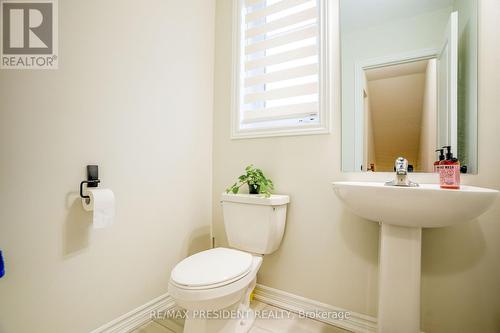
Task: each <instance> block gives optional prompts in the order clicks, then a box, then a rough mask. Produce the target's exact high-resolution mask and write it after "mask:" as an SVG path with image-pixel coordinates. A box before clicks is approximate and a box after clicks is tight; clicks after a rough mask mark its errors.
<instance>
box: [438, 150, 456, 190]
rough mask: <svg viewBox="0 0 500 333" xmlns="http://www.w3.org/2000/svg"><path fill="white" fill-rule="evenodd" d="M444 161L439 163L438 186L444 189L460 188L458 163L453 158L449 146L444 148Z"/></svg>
mask: <svg viewBox="0 0 500 333" xmlns="http://www.w3.org/2000/svg"><path fill="white" fill-rule="evenodd" d="M443 148H445V149H446V150H447V151H446V160H444V161H441V162H439V184H440V186H441V188H445V189H459V188H460V161H459V160H458V159H456V158H454V157H453V153H452V152H451V146H444V147H443Z"/></svg>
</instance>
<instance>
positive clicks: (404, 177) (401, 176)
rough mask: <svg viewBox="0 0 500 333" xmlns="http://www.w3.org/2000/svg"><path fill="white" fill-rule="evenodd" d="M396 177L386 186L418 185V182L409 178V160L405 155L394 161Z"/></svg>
mask: <svg viewBox="0 0 500 333" xmlns="http://www.w3.org/2000/svg"><path fill="white" fill-rule="evenodd" d="M394 169H395V170H396V178H395V179H394V180H391V181H388V182H386V183H385V185H386V186H406V187H418V184H417V183H415V182H412V181H410V180H409V179H408V160H407V159H406V158H404V157H398V158H397V159H396V162H395V163H394Z"/></svg>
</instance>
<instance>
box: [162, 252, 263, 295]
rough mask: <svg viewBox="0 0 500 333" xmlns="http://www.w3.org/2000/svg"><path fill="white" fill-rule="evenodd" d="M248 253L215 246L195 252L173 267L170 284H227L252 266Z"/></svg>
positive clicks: (193, 286) (186, 286)
mask: <svg viewBox="0 0 500 333" xmlns="http://www.w3.org/2000/svg"><path fill="white" fill-rule="evenodd" d="M252 262H253V257H252V255H251V254H250V253H247V252H243V251H238V250H234V249H228V248H222V247H220V248H215V249H210V250H207V251H203V252H199V253H196V254H194V255H192V256H190V257H188V258H186V259H184V260H182V261H181V262H180V263H179V264H177V265H176V266H175V268H174V269H173V271H172V275H171V283H172V284H175V285H176V286H177V287H178V288H182V289H210V288H218V287H221V286H224V285H227V284H231V283H233V282H234V281H237V280H239V279H241V278H243V277H244V276H245V275H247V274H248V273H249V272H250V271H251V269H252Z"/></svg>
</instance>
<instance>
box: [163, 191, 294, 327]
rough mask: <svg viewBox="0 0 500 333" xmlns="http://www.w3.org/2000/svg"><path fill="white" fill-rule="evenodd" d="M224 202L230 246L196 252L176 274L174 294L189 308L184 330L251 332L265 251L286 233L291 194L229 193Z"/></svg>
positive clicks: (172, 280) (273, 247)
mask: <svg viewBox="0 0 500 333" xmlns="http://www.w3.org/2000/svg"><path fill="white" fill-rule="evenodd" d="M221 202H222V206H223V213H224V225H225V227H226V234H227V238H228V242H229V246H230V248H224V247H219V248H214V249H210V250H206V251H202V252H199V253H196V254H194V255H192V256H190V257H188V258H186V259H184V260H182V261H181V262H180V263H178V264H177V265H176V266H175V268H174V269H173V270H172V273H171V276H170V282H169V285H168V291H169V294H170V295H171V296H172V298H173V299H174V300H175V302H176V304H177V305H178V306H180V307H181V308H184V309H186V310H187V317H186V322H185V326H184V333H247V332H248V331H249V330H250V328H251V327H252V324H253V322H254V314H253V311H252V310H251V309H250V295H251V293H252V291H253V289H254V288H255V285H256V281H257V272H258V270H259V268H260V266H261V264H262V259H263V257H262V256H263V255H265V254H270V253H272V252H274V251H276V250H277V249H278V247H279V245H280V244H281V240H282V238H283V234H284V230H285V219H286V207H287V204H288V202H289V197H288V196H285V195H273V196H271V197H269V198H265V197H262V196H257V195H245V194H223V195H222V200H221Z"/></svg>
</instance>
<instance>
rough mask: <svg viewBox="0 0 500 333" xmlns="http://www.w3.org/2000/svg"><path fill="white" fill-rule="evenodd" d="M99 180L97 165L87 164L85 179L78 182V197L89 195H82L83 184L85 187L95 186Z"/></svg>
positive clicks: (87, 197)
mask: <svg viewBox="0 0 500 333" xmlns="http://www.w3.org/2000/svg"><path fill="white" fill-rule="evenodd" d="M100 182H101V181H100V180H99V166H97V165H87V180H84V181H82V182H81V183H80V197H82V198H83V199H90V196H88V195H83V184H87V187H97V186H98V185H99V183H100Z"/></svg>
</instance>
